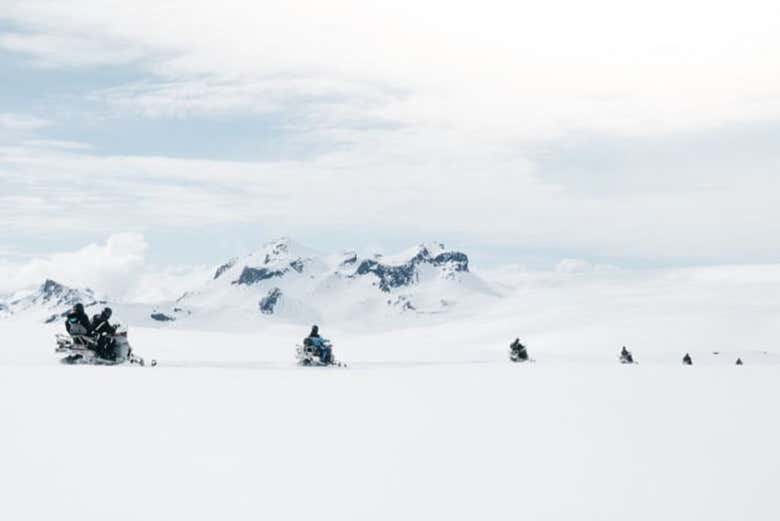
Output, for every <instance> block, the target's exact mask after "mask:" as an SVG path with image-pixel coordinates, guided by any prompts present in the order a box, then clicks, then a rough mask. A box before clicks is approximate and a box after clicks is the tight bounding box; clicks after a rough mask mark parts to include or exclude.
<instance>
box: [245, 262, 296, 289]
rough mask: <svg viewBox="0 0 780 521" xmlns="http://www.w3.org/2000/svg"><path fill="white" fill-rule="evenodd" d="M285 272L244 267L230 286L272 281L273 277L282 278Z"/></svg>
mask: <svg viewBox="0 0 780 521" xmlns="http://www.w3.org/2000/svg"><path fill="white" fill-rule="evenodd" d="M286 272H287V270H269V269H266V268H250V267H249V266H246V267H244V269H243V270H242V271H241V275H239V277H238V280H234V281H233V282H232V284H243V285H247V286H249V285H252V284H257V283H258V282H262V281H264V280H268V279H272V278H274V277H282V276H284V274H285V273H286Z"/></svg>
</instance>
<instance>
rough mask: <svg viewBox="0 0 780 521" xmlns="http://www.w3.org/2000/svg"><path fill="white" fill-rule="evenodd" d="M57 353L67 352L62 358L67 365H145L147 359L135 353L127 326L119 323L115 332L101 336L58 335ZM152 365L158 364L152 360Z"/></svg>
mask: <svg viewBox="0 0 780 521" xmlns="http://www.w3.org/2000/svg"><path fill="white" fill-rule="evenodd" d="M55 352H57V353H66V354H67V356H66V357H65V358H63V359H62V360H60V361H61V362H62V363H63V364H67V365H120V364H125V363H129V364H137V365H140V366H145V365H146V361H145V360H144V359H143V358H141V357H140V356H137V355H136V354H135V353H133V349H132V348H131V347H130V343H129V342H128V340H127V328H125V327H122V326H119V325H117V326H116V327H115V332H114V333H113V334H107V333H104V334H103V335H100V336H97V337H96V336H92V335H87V334H79V333H77V332H76V333H74V331H73V330H71V333H70V334H67V335H62V334H58V335H57V348H56V349H55ZM151 365H152V367H154V366H155V365H157V361H156V360H152V361H151Z"/></svg>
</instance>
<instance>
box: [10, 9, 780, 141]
mask: <svg viewBox="0 0 780 521" xmlns="http://www.w3.org/2000/svg"><path fill="white" fill-rule="evenodd" d="M8 3H9V5H8V6H6V8H5V9H4V11H5V12H4V15H5V16H6V17H8V18H10V19H12V20H14V21H16V22H17V23H19V24H21V25H22V26H23V27H24V28H25V31H27V32H24V33H21V32H17V33H13V34H10V35H8V34H7V35H5V36H4V37H3V38H2V39H0V45H5V47H6V48H9V49H14V50H17V51H23V52H27V53H29V54H31V55H33V56H36V57H38V59H40V60H42V61H43V62H44V63H59V64H63V65H65V64H72V65H84V64H87V65H90V64H91V65H97V64H103V63H107V64H110V63H122V62H127V61H128V60H136V61H138V63H139V65H143V66H145V67H146V68H147V69H148V70H150V71H151V72H152V73H153V75H154V76H152V77H150V81H151V83H152V84H151V85H150V86H149V87H148V88H147V89H144V91H143V92H138V89H137V88H131V89H129V90H125V91H121V90H119V91H114V92H113V93H112V98H111V99H112V100H113V101H115V102H117V103H119V104H120V105H122V106H124V107H128V108H129V107H131V106H132V105H134V104H135V105H137V107H136V109H135V110H140V111H142V112H146V113H154V114H157V113H159V112H160V111H163V112H165V111H166V110H172V111H181V110H187V111H193V112H201V111H202V112H206V113H212V112H214V111H222V110H236V111H242V110H245V109H246V108H247V107H250V108H251V107H259V108H261V109H262V108H263V107H273V106H276V105H277V104H278V103H279V102H280V101H284V100H292V101H293V102H295V100H300V99H304V98H305V96H306V93H307V92H308V93H313V94H314V95H315V96H316V95H317V93H318V92H321V91H322V89H323V88H324V89H325V91H327V92H331V93H337V94H338V93H341V94H349V93H350V92H354V91H355V90H356V89H357V90H358V91H360V92H368V93H370V92H372V91H375V90H376V89H377V87H382V88H397V89H400V90H401V91H403V92H405V93H406V96H405V97H404V98H403V99H402V100H401V101H398V100H394V99H388V100H386V103H385V106H384V107H383V110H382V112H383V114H384V116H385V117H387V118H390V119H394V120H397V121H399V122H400V123H404V124H414V125H422V126H428V127H437V128H440V127H444V128H456V129H459V130H461V131H463V132H467V133H472V134H475V135H482V136H486V137H488V138H490V139H516V138H525V137H529V136H540V135H561V134H562V133H565V132H567V131H571V130H573V129H578V130H583V129H585V130H595V131H600V132H615V133H635V134H645V133H648V132H668V131H675V130H680V129H689V128H699V127H701V126H716V125H721V124H725V123H729V122H734V121H741V120H745V119H756V118H760V119H765V118H776V117H778V115H780V102H778V94H780V78H778V75H777V74H776V70H775V67H774V65H775V64H776V63H777V62H778V61H780V45H778V44H780V37H778V36H777V34H778V31H777V30H776V29H777V20H778V15H780V8H778V6H777V4H776V3H775V2H766V1H760V0H752V1H748V2H742V3H740V4H733V3H730V2H712V1H710V2H703V1H699V0H693V1H689V2H685V3H683V4H680V2H676V1H671V0H664V1H660V2H654V3H653V5H652V8H650V7H649V6H648V7H642V6H638V5H634V4H626V3H625V2H620V1H615V0H598V1H594V2H588V3H587V4H583V3H582V2H574V1H567V0H557V1H549V2H544V3H535V4H528V3H518V2H504V1H488V2H481V3H480V4H478V5H477V4H469V3H457V2H443V1H432V2H425V3H423V4H420V3H419V2H412V1H411V0H408V1H405V0H400V1H397V2H393V3H392V4H385V5H380V4H375V3H366V2H360V1H352V0H342V1H334V2H328V3H322V2H317V1H296V2H284V3H275V2H273V3H272V2H251V1H236V0H226V1H223V2H217V3H215V2H211V1H181V0H167V1H165V0H163V1H160V0H155V1H153V2H152V1H151V0H146V1H140V2H133V3H131V4H130V3H126V2H114V1H109V2H106V1H94V0H82V1H61V0H59V1H40V2H28V1H14V0H11V1H10V2H8ZM74 12H78V13H79V16H78V17H74V16H73V13H74ZM154 78H156V80H159V81H160V84H159V85H154V83H155V81H156V80H155V79H154ZM204 78H206V79H205V80H204ZM302 79H303V81H301V80H302ZM285 91H287V95H286V96H285ZM168 100H173V101H174V104H173V107H171V108H170V109H166V102H167V101H168ZM338 103H339V104H341V105H344V106H348V107H350V109H352V110H358V112H362V111H361V110H360V109H361V108H362V109H363V110H365V109H366V107H364V106H362V104H361V100H360V98H359V99H358V100H355V99H349V96H345V99H342V100H339V101H338ZM375 110H376V107H374V106H371V107H368V115H369V116H373V115H374V114H373V113H374V111H375Z"/></svg>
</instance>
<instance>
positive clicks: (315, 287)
mask: <svg viewBox="0 0 780 521" xmlns="http://www.w3.org/2000/svg"><path fill="white" fill-rule="evenodd" d="M497 297H498V294H497V293H496V292H495V291H494V289H493V288H492V287H491V286H490V285H489V284H488V283H486V282H485V281H484V280H482V279H481V278H480V277H479V276H477V275H475V274H474V273H472V272H471V271H470V267H469V259H468V256H467V255H466V254H465V253H463V252H459V251H454V250H450V249H447V248H446V247H445V246H444V245H443V244H440V243H425V244H420V245H418V246H416V247H414V248H410V249H409V250H406V251H403V252H400V253H398V254H395V255H388V256H383V255H380V254H376V255H372V256H369V257H365V258H364V257H361V256H360V255H358V254H357V253H355V252H351V251H347V252H339V253H332V254H330V253H321V252H318V251H316V250H313V249H311V248H307V247H305V246H303V245H301V244H298V243H296V242H294V241H292V240H290V239H287V238H282V239H278V240H275V241H272V242H270V243H267V244H265V245H264V246H262V247H261V248H260V249H259V250H257V251H255V252H253V253H250V254H248V255H245V256H243V257H237V258H234V259H231V260H229V261H227V262H225V263H224V264H222V265H220V266H218V267H216V268H215V271H214V273H213V275H212V276H211V277H210V279H209V280H204V281H203V283H202V284H200V285H196V286H194V287H192V288H191V289H189V290H188V291H186V292H185V293H184V294H183V295H182V296H181V297H180V298H179V299H177V300H176V301H175V302H160V303H157V304H148V303H145V304H137V303H129V302H119V303H118V302H112V303H110V304H108V303H107V302H106V300H105V299H99V298H98V297H97V296H96V294H95V292H94V291H92V290H90V289H73V288H69V287H67V286H64V285H63V284H60V283H58V282H55V281H54V280H46V281H45V282H44V283H43V284H42V285H41V286H40V287H39V288H36V289H34V290H29V291H26V292H19V293H17V294H15V295H11V296H8V297H5V298H2V297H0V317H8V316H25V317H31V318H34V319H35V320H40V321H45V322H50V321H55V320H57V319H58V318H60V317H62V316H64V315H65V314H66V313H67V311H68V309H70V308H71V307H72V306H73V304H75V303H76V302H81V303H83V304H84V306H85V307H87V308H92V307H97V306H98V305H101V306H102V305H105V304H108V305H110V306H111V307H112V308H114V316H115V317H117V320H120V321H122V322H123V323H126V324H134V325H149V324H156V325H158V326H166V327H178V326H180V325H184V324H187V327H190V328H191V327H206V328H210V329H236V328H242V329H253V328H255V327H257V326H261V325H262V324H263V323H266V322H268V321H284V322H294V323H312V322H333V321H338V322H344V321H350V322H359V323H364V324H371V325H378V324H380V323H393V324H416V323H420V322H426V323H427V322H431V321H442V320H447V319H450V318H453V317H455V316H463V315H464V314H467V313H469V311H473V310H476V309H481V308H482V306H484V305H485V304H486V303H488V302H492V301H494V300H495V299H496V298H497ZM87 312H88V313H90V314H91V313H93V312H97V310H94V311H91V310H89V309H88V311H87Z"/></svg>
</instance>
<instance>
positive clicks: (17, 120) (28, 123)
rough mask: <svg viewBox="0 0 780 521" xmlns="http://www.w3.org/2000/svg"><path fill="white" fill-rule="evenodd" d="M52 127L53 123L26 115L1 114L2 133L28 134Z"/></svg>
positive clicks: (0, 126) (0, 130) (0, 125)
mask: <svg viewBox="0 0 780 521" xmlns="http://www.w3.org/2000/svg"><path fill="white" fill-rule="evenodd" d="M49 125H51V121H49V120H46V119H43V118H39V117H35V116H30V115H26V114H12V113H7V112H6V113H0V132H2V131H3V130H7V131H16V132H27V131H32V130H38V129H41V128H45V127H48V126H49Z"/></svg>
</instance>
